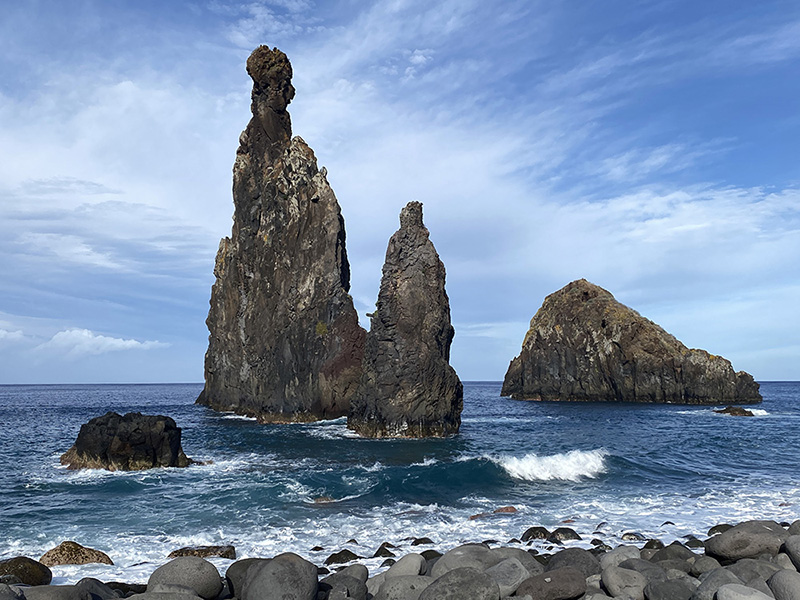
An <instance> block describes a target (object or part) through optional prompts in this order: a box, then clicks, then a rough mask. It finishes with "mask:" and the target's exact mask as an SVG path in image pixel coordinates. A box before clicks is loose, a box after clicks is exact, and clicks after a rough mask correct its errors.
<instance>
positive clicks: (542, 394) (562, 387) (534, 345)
mask: <svg viewBox="0 0 800 600" xmlns="http://www.w3.org/2000/svg"><path fill="white" fill-rule="evenodd" d="M501 393H502V395H503V396H511V397H512V398H516V399H530V400H569V401H600V402H602V401H612V402H669V403H675V404H755V403H758V402H761V394H760V393H759V385H758V383H756V382H755V381H754V380H753V377H752V376H751V375H750V374H748V373H745V372H744V371H740V372H738V373H736V372H734V370H733V368H732V367H731V363H730V362H729V361H727V360H726V359H724V358H722V357H721V356H714V355H713V354H709V353H708V352H706V351H705V350H695V349H689V348H687V347H686V346H684V345H683V344H682V343H681V342H679V341H678V340H677V339H676V338H675V337H673V336H672V335H670V334H669V333H667V332H666V331H664V330H663V329H662V328H661V327H659V326H658V325H656V324H655V323H653V322H652V321H649V320H648V319H645V318H644V317H642V316H641V315H640V314H639V313H637V312H636V311H634V310H633V309H631V308H628V307H627V306H625V305H623V304H620V303H619V302H617V300H615V299H614V296H612V295H611V294H610V293H609V292H607V291H606V290H604V289H603V288H601V287H598V286H596V285H594V284H592V283H589V282H588V281H586V280H585V279H581V280H578V281H573V282H572V283H570V284H569V285H567V286H566V287H564V288H562V289H561V290H559V291H557V292H555V293H554V294H551V295H550V296H548V297H547V298H546V299H545V301H544V304H542V307H541V308H540V309H539V311H538V312H537V313H536V315H535V316H534V317H533V319H532V320H531V325H530V329H529V330H528V333H527V335H526V336H525V340H524V341H523V343H522V351H521V353H520V355H519V356H518V357H516V358H515V359H514V360H513V361H511V365H510V366H509V368H508V372H507V373H506V376H505V379H504V381H503V389H502V392H501Z"/></svg>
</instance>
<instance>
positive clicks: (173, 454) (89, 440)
mask: <svg viewBox="0 0 800 600" xmlns="http://www.w3.org/2000/svg"><path fill="white" fill-rule="evenodd" d="M61 464H62V465H67V468H69V469H107V470H109V471H142V470H144V469H153V468H155V467H188V466H189V465H190V464H192V460H191V459H189V458H187V457H186V455H185V454H184V453H183V449H182V448H181V430H180V428H179V427H177V426H176V425H175V421H173V420H172V419H171V418H170V417H163V416H152V415H143V414H141V413H128V414H126V415H125V416H124V417H123V416H120V415H118V414H117V413H115V412H109V413H106V414H105V415H103V416H102V417H95V418H94V419H91V420H90V421H89V422H88V423H84V424H83V425H81V430H80V432H79V433H78V439H77V440H76V441H75V445H73V446H72V447H71V448H70V449H69V450H67V451H66V452H65V453H64V454H63V455H62V456H61Z"/></svg>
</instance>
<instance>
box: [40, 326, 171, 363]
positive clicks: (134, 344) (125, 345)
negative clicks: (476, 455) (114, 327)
mask: <svg viewBox="0 0 800 600" xmlns="http://www.w3.org/2000/svg"><path fill="white" fill-rule="evenodd" d="M168 346H169V344H165V343H163V342H159V341H144V342H140V341H138V340H134V339H123V338H115V337H109V336H105V335H100V334H97V333H94V332H92V331H90V330H88V329H66V330H64V331H59V332H58V333H56V334H55V335H54V336H53V337H52V338H51V339H50V340H49V341H47V342H45V343H44V344H40V345H39V346H37V347H36V348H35V350H37V351H47V352H52V353H57V354H59V355H61V356H64V357H66V358H79V357H82V356H93V355H99V354H106V353H108V352H120V351H123V350H152V349H155V348H166V347H168Z"/></svg>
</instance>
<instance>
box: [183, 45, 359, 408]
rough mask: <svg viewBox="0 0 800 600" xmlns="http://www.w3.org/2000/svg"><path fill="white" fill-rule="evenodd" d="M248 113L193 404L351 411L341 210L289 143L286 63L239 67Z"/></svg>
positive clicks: (351, 314) (354, 353)
mask: <svg viewBox="0 0 800 600" xmlns="http://www.w3.org/2000/svg"><path fill="white" fill-rule="evenodd" d="M247 72H248V73H249V74H250V77H251V78H252V79H253V92H252V104H251V110H252V113H253V116H252V118H251V120H250V123H249V124H248V125H247V128H246V129H245V130H244V132H243V133H242V134H241V136H240V138H239V142H240V145H239V149H238V150H237V153H236V162H235V163H234V166H233V202H234V207H235V210H234V217H233V220H234V223H233V231H232V233H231V237H229V238H224V239H223V240H222V242H221V243H220V246H219V251H218V253H217V258H216V265H215V268H214V275H215V276H216V282H215V283H214V286H213V288H212V290H211V308H210V310H209V313H208V319H207V321H206V323H207V325H208V329H209V331H210V335H209V344H208V351H207V353H206V360H205V388H204V389H203V392H202V393H201V395H200V397H199V398H198V400H197V402H198V403H199V404H205V405H207V406H210V407H211V408H214V409H217V410H222V411H233V412H236V413H238V414H242V415H248V416H255V417H257V418H258V419H259V420H260V421H261V422H290V421H313V420H317V419H322V418H327V419H329V418H336V417H340V416H343V415H346V414H347V410H348V408H349V404H350V397H351V396H352V394H353V392H355V389H356V387H357V385H358V381H359V378H360V376H361V359H362V357H363V352H364V336H365V332H364V330H363V329H361V327H360V326H359V325H358V316H357V314H356V311H355V309H354V308H353V301H352V298H351V297H350V296H349V294H348V290H349V288H350V266H349V264H348V262H347V253H346V251H345V233H344V219H343V218H342V215H341V211H340V209H339V203H338V202H337V200H336V197H335V196H334V194H333V190H332V189H331V187H330V185H329V184H328V181H327V179H326V171H325V169H324V168H323V169H322V170H319V169H318V168H317V162H316V158H315V156H314V153H313V152H312V150H311V148H309V147H308V146H307V145H306V143H305V142H304V141H303V140H302V139H300V138H299V137H295V138H294V139H292V128H291V120H290V118H289V113H288V112H287V111H286V107H287V105H288V104H289V102H290V101H291V100H292V98H293V97H294V88H293V87H292V84H291V78H292V67H291V65H290V64H289V60H288V59H287V58H286V55H285V54H284V53H283V52H281V51H279V50H278V49H277V48H276V49H272V50H271V49H270V48H268V47H267V46H260V47H259V48H257V49H256V50H255V51H253V53H252V54H251V55H250V58H248V60H247Z"/></svg>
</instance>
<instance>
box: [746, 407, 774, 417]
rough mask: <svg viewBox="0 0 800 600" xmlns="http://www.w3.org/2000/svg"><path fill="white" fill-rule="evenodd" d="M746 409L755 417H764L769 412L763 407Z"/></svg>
mask: <svg viewBox="0 0 800 600" xmlns="http://www.w3.org/2000/svg"><path fill="white" fill-rule="evenodd" d="M747 410H749V411H750V412H751V413H753V415H755V416H756V417H766V416H767V415H769V413H768V412H767V411H766V410H764V409H763V408H748V409H747Z"/></svg>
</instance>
